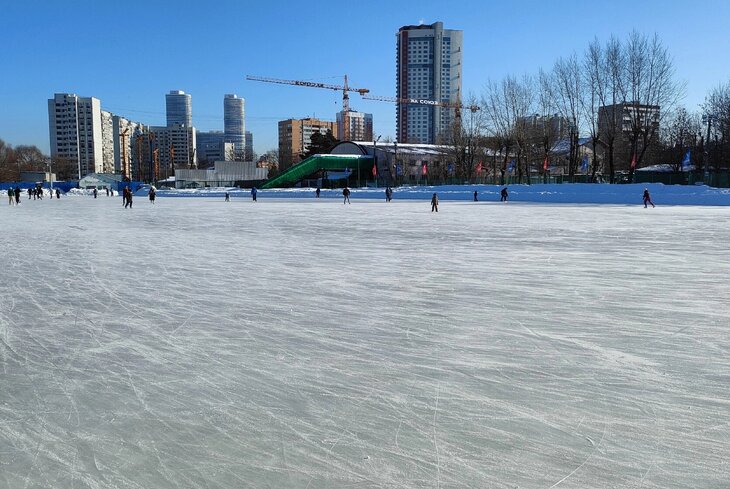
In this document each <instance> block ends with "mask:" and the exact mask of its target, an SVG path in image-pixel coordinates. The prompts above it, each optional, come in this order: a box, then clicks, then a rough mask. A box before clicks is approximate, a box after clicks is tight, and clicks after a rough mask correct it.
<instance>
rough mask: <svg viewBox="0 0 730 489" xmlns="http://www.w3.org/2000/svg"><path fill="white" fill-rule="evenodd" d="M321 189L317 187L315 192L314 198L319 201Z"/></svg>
mask: <svg viewBox="0 0 730 489" xmlns="http://www.w3.org/2000/svg"><path fill="white" fill-rule="evenodd" d="M319 192H320V190H319V187H317V190H315V191H314V196H315V197H316V198H318V199H319Z"/></svg>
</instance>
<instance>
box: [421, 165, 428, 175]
mask: <svg viewBox="0 0 730 489" xmlns="http://www.w3.org/2000/svg"><path fill="white" fill-rule="evenodd" d="M421 173H422V174H424V175H425V174H427V173H428V167H427V166H426V163H424V164H423V167H422V168H421Z"/></svg>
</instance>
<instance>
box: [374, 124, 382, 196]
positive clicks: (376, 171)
mask: <svg viewBox="0 0 730 489" xmlns="http://www.w3.org/2000/svg"><path fill="white" fill-rule="evenodd" d="M381 136H382V134H381V135H380V136H378V139H373V168H375V175H373V178H374V179H375V188H378V154H377V151H376V149H377V147H378V141H380V137H381Z"/></svg>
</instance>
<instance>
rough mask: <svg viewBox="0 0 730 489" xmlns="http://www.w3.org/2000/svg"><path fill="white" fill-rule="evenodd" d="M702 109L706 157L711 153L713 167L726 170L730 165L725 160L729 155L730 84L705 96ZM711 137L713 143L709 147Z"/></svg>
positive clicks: (722, 85) (717, 88) (723, 85)
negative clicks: (705, 132) (705, 128)
mask: <svg viewBox="0 0 730 489" xmlns="http://www.w3.org/2000/svg"><path fill="white" fill-rule="evenodd" d="M702 109H703V112H704V114H703V123H704V124H705V125H706V127H707V135H706V136H703V146H705V147H706V150H707V153H708V155H709V153H712V155H711V161H712V162H713V166H714V167H716V168H728V167H729V166H730V164H728V161H727V160H726V158H727V157H726V155H728V154H730V82H727V83H725V84H721V85H718V86H717V87H716V88H713V89H712V90H711V91H710V93H709V94H708V95H707V98H706V99H705V103H704V104H703V106H702ZM703 133H704V128H703ZM713 136H714V140H715V143H714V145H711V144H710V143H711V139H713ZM703 149H705V148H703ZM710 149H712V151H710ZM708 163H709V162H708Z"/></svg>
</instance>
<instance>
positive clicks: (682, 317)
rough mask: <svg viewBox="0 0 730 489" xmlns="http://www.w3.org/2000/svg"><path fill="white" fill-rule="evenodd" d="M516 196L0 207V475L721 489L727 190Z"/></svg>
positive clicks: (27, 484) (729, 343)
mask: <svg viewBox="0 0 730 489" xmlns="http://www.w3.org/2000/svg"><path fill="white" fill-rule="evenodd" d="M616 187H619V186H616ZM621 187H624V186H621ZM511 188H512V190H513V191H512V194H511V195H512V196H513V197H514V200H513V201H511V202H509V203H508V204H500V203H499V202H493V201H490V202H479V203H473V202H467V201H464V202H457V201H449V200H448V199H445V198H444V197H443V194H442V193H440V195H442V203H441V206H440V209H439V210H440V212H439V213H438V214H437V213H431V212H430V206H429V204H428V202H427V200H423V201H422V200H408V199H403V198H401V199H399V195H400V194H401V192H400V191H399V190H396V194H395V197H396V200H395V201H394V202H392V203H390V204H386V203H384V202H380V201H372V200H371V201H367V200H362V199H361V198H360V197H361V195H358V193H357V192H356V193H355V194H354V195H353V200H352V202H353V203H352V205H343V204H342V203H341V202H340V201H338V200H335V199H334V198H332V199H326V198H325V199H319V200H315V199H314V198H310V199H298V200H292V199H283V198H280V199H276V198H271V197H269V198H266V194H265V193H262V194H261V198H260V199H259V202H258V203H256V204H254V203H252V202H250V198H244V194H241V196H240V197H236V198H234V199H233V201H232V202H229V203H225V202H223V201H222V198H221V199H218V198H210V199H182V198H180V199H171V198H159V199H157V203H156V204H154V205H152V204H150V203H149V202H148V201H147V200H146V199H144V198H142V197H138V198H137V199H135V203H134V208H133V209H131V210H130V209H126V210H125V209H123V208H122V206H121V205H120V204H121V200H120V198H116V197H115V198H108V197H106V196H99V198H98V199H93V198H85V197H84V198H81V197H79V198H70V197H63V198H62V199H61V200H56V199H54V200H49V199H44V200H43V201H29V202H28V201H26V200H24V201H23V204H22V205H21V206H18V207H14V206H13V207H11V206H8V205H7V204H5V205H3V206H2V207H0V222H2V224H3V226H2V228H3V234H4V238H5V245H4V247H3V252H2V253H0V270H2V275H3V278H4V280H3V285H4V287H3V288H2V289H0V290H1V291H0V488H6V487H7V488H12V489H15V488H35V487H38V488H40V487H44V488H45V487H53V488H58V487H64V488H71V487H73V488H134V489H137V488H190V487H201V488H234V487H235V488H239V487H257V488H269V487H271V488H273V487H287V488H290V487H292V488H302V489H306V488H310V489H313V488H343V487H363V488H376V487H377V488H396V487H399V488H423V487H433V488H447V487H452V488H455V487H465V488H466V487H469V488H486V487H493V488H515V487H519V488H536V489H549V488H588V487H589V488H596V489H600V488H616V487H631V488H640V487H641V488H720V487H727V484H728V480H730V465H729V464H728V460H730V326H729V321H728V317H729V316H730V297H729V296H728V293H727V292H728V285H730V279H729V278H728V277H730V262H729V261H728V260H727V246H728V243H729V242H730V227H729V226H728V225H727V222H728V218H729V217H730V208H727V207H720V206H665V205H661V204H662V203H663V200H662V198H661V197H660V196H661V193H660V192H658V191H654V192H653V194H654V198H655V200H656V201H657V204H659V205H658V206H657V207H656V208H655V209H651V208H650V209H644V208H643V206H640V205H597V206H586V205H571V204H563V205H548V204H546V205H534V204H525V203H522V202H520V201H519V200H518V199H517V194H518V191H517V189H516V188H514V187H511ZM292 192H293V191H292ZM379 192H381V191H379ZM634 194H635V192H633V193H632V194H631V195H632V197H636V196H635V195H634ZM333 197H334V195H333ZM639 197H640V193H639V195H638V197H636V198H634V202H635V201H637V200H639ZM485 200H486V199H485ZM491 200H494V199H491Z"/></svg>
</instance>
